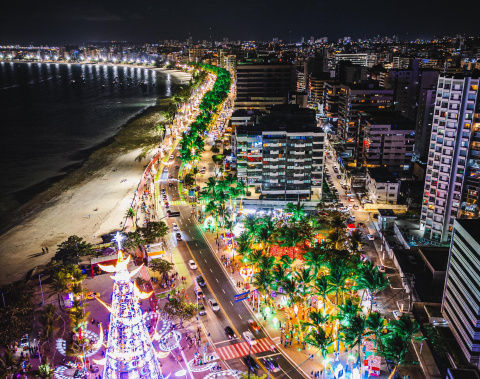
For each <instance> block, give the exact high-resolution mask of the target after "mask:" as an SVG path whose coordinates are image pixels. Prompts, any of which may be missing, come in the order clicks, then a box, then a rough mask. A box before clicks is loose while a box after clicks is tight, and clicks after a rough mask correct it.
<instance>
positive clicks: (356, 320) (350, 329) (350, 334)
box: [340, 314, 366, 362]
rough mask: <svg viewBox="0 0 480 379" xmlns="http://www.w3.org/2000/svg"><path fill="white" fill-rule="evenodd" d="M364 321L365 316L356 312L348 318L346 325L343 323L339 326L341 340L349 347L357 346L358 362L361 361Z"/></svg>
mask: <svg viewBox="0 0 480 379" xmlns="http://www.w3.org/2000/svg"><path fill="white" fill-rule="evenodd" d="M365 329H366V322H365V316H364V315H362V314H356V315H355V316H354V317H353V318H351V319H350V321H349V323H348V325H344V326H342V327H341V328H340V330H341V333H342V337H343V340H344V341H345V345H347V346H348V347H349V348H350V349H352V350H353V349H354V348H355V346H358V355H357V357H358V358H357V359H358V362H361V361H362V360H361V359H360V356H361V346H362V338H363V335H364V333H365Z"/></svg>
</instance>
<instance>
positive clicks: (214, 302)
mask: <svg viewBox="0 0 480 379" xmlns="http://www.w3.org/2000/svg"><path fill="white" fill-rule="evenodd" d="M208 302H209V303H210V306H211V307H212V311H214V312H218V311H219V310H220V306H219V305H218V303H217V300H215V299H210V300H208Z"/></svg>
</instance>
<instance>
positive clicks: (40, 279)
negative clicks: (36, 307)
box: [2, 274, 45, 306]
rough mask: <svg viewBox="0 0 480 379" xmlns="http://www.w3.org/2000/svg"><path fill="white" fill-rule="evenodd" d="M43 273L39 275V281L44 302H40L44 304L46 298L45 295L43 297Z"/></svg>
mask: <svg viewBox="0 0 480 379" xmlns="http://www.w3.org/2000/svg"><path fill="white" fill-rule="evenodd" d="M42 275H43V274H40V275H38V281H39V282H40V292H41V293H42V304H40V305H42V306H43V304H45V299H44V297H43V288H42V278H41V277H42ZM2 294H3V293H2Z"/></svg>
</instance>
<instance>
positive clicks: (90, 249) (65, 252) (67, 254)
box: [53, 235, 95, 266]
mask: <svg viewBox="0 0 480 379" xmlns="http://www.w3.org/2000/svg"><path fill="white" fill-rule="evenodd" d="M94 253H95V249H94V246H93V245H92V244H91V243H88V242H86V241H85V240H84V239H83V238H81V237H78V236H75V235H73V236H70V237H68V239H67V240H66V241H63V242H62V243H61V244H60V245H58V248H57V252H56V253H55V255H54V257H53V260H54V261H58V262H62V263H63V265H65V266H67V265H70V264H78V262H79V261H80V257H84V256H87V255H92V254H94Z"/></svg>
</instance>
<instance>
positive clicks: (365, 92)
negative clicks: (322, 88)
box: [337, 82, 393, 155]
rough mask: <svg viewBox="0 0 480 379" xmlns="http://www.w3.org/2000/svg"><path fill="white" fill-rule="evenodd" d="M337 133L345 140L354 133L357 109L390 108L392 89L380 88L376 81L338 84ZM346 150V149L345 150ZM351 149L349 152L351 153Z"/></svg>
mask: <svg viewBox="0 0 480 379" xmlns="http://www.w3.org/2000/svg"><path fill="white" fill-rule="evenodd" d="M339 87H340V88H339V91H338V127H337V135H338V137H339V138H340V139H341V140H342V141H345V142H348V141H349V139H351V138H352V137H351V136H350V135H349V134H350V131H352V132H353V133H355V134H356V131H355V130H354V129H355V122H356V120H357V116H358V112H359V111H366V112H369V111H370V112H371V111H378V110H390V109H392V107H393V90H390V89H384V88H380V87H379V85H378V82H366V83H360V84H355V85H350V86H348V85H343V84H341V85H340V86H339ZM347 152H348V150H347ZM353 153H354V152H353V151H350V154H351V155H353Z"/></svg>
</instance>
